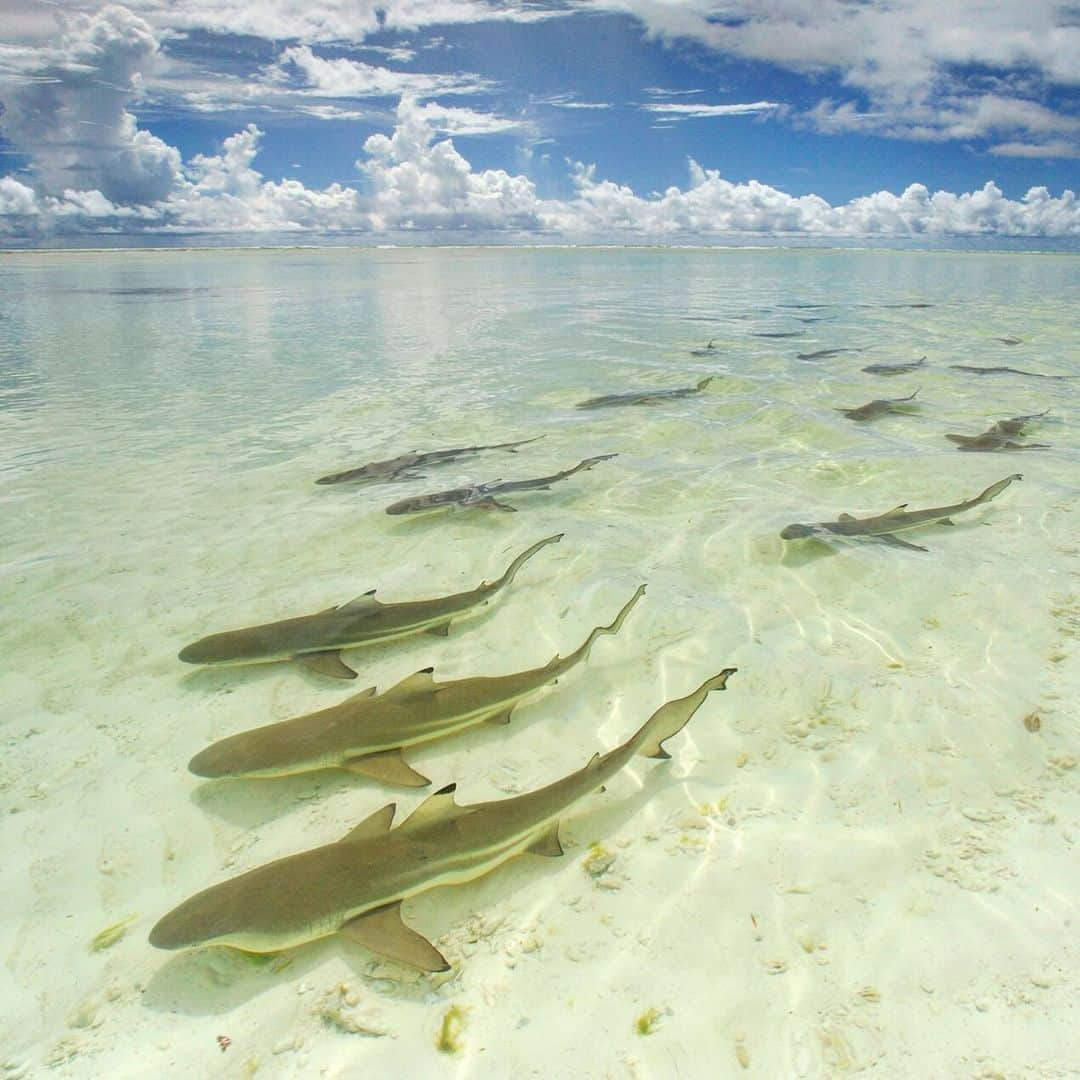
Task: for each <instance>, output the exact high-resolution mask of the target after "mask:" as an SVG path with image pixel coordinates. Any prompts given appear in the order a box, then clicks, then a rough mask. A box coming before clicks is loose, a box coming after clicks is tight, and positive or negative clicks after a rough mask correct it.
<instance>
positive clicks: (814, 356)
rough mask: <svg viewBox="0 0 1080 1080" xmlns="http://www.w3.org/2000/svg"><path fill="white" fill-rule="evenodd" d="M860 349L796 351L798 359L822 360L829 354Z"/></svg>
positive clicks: (859, 350)
mask: <svg viewBox="0 0 1080 1080" xmlns="http://www.w3.org/2000/svg"><path fill="white" fill-rule="evenodd" d="M862 351H863V350H862V349H818V350H817V352H801V353H796V354H795V357H796V359H798V360H824V359H826V358H827V357H829V356H839V355H840V354H841V353H846V352H862Z"/></svg>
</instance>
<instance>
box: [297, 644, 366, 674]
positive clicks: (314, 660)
mask: <svg viewBox="0 0 1080 1080" xmlns="http://www.w3.org/2000/svg"><path fill="white" fill-rule="evenodd" d="M293 659H294V660H295V661H296V662H297V663H299V664H303V665H304V667H306V668H309V669H310V670H311V671H316V672H318V673H319V674H320V675H329V676H330V678H331V679H355V678H356V672H355V671H353V669H352V668H351V667H349V665H348V664H346V663H344V662H343V661H342V659H341V652H340V651H339V650H338V649H331V650H329V651H328V652H309V653H302V654H301V655H300V656H294V657H293Z"/></svg>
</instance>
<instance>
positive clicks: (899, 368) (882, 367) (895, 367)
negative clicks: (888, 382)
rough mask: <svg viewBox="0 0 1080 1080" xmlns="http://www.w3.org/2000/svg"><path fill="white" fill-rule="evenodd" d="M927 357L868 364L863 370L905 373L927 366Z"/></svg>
mask: <svg viewBox="0 0 1080 1080" xmlns="http://www.w3.org/2000/svg"><path fill="white" fill-rule="evenodd" d="M925 365H926V357H925V356H920V357H919V359H918V360H908V361H907V362H906V363H903V364H868V365H867V366H866V367H864V368H863V371H865V372H867V374H869V375H905V374H906V373H907V372H909V371H916V370H917V369H918V368H921V367H925Z"/></svg>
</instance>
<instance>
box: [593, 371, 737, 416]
mask: <svg viewBox="0 0 1080 1080" xmlns="http://www.w3.org/2000/svg"><path fill="white" fill-rule="evenodd" d="M715 378H716V376H715V375H708V376H706V377H705V378H704V379H702V380H701V381H700V382H699V383H698V384H697V385H696V386H679V387H676V388H675V389H674V390H627V391H626V392H625V393H622V394H603V395H601V396H600V397H593V398H588V399H587V400H585V401H579V402H578V403H577V407H578V408H579V409H604V408H608V407H609V406H612V405H652V404H653V403H654V402H657V401H671V400H672V399H674V398H684V397H689V396H690V395H691V394H700V393H701V391H702V390H704V389H705V387H706V386H708V385H709V383H711V382H712V381H713V379H715Z"/></svg>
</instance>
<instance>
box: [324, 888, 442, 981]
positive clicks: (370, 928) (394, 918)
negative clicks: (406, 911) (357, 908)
mask: <svg viewBox="0 0 1080 1080" xmlns="http://www.w3.org/2000/svg"><path fill="white" fill-rule="evenodd" d="M339 933H342V934H344V935H345V936H346V937H347V938H349V939H350V940H352V941H355V942H357V943H358V944H360V945H363V946H364V947H365V948H368V949H370V950H371V951H372V952H374V953H378V954H379V955H380V956H386V957H389V958H390V959H391V960H396V961H397V962H398V963H399V964H408V965H409V966H410V967H414V968H419V969H420V970H421V971H448V970H449V969H450V965H449V964H448V963H447V962H446V957H445V956H443V954H442V953H441V952H439V950H438V949H436V948H435V946H434V945H432V944H431V942H430V941H428V939H427V938H426V937H424V936H423V935H422V934H418V933H417V932H416V931H415V930H413V929H411V928H410V927H408V926H406V925H405V923H404V922H403V921H402V918H401V901H400V900H399V901H398V902H397V903H396V904H387V905H386V907H381V908H376V909H375V910H374V911H368V912H365V913H364V914H363V915H357V917H356V918H355V919H350V920H349V921H348V922H347V923H345V925H344V926H342V927H341V929H340V931H339Z"/></svg>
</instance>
